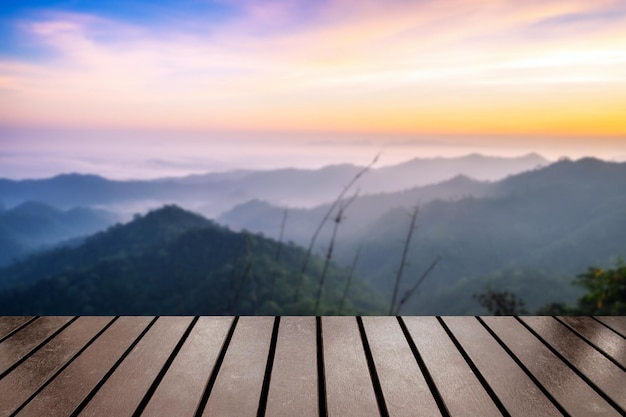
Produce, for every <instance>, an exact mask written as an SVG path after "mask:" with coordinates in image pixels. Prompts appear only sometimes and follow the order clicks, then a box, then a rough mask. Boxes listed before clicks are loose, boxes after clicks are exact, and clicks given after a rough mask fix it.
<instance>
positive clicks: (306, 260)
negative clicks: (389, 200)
mask: <svg viewBox="0 0 626 417" xmlns="http://www.w3.org/2000/svg"><path fill="white" fill-rule="evenodd" d="M379 157H380V153H378V154H376V156H375V157H374V159H373V160H372V162H370V163H369V165H367V166H366V167H364V168H363V169H362V170H361V171H359V172H358V173H357V174H356V175H355V176H354V177H353V178H352V180H350V182H349V183H348V184H347V185H346V186H345V187H343V189H342V190H341V192H340V193H339V195H338V196H337V198H336V199H335V201H334V202H333V204H331V206H330V207H329V208H328V211H327V212H326V214H325V215H324V217H323V218H322V221H321V222H320V224H319V225H318V226H317V229H316V230H315V233H313V236H311V241H310V242H309V247H308V249H307V251H306V255H305V256H304V262H303V263H302V268H301V269H300V273H299V275H298V282H297V284H296V291H295V294H294V297H293V301H294V302H297V301H298V297H299V296H300V288H301V287H302V279H303V278H304V274H305V272H306V268H307V266H308V265H309V260H310V258H311V253H312V251H313V247H314V246H315V242H316V240H317V237H318V236H319V234H320V232H321V230H322V228H323V227H324V224H326V222H327V221H328V218H329V217H330V215H331V214H332V212H333V211H334V210H335V208H336V207H337V205H338V204H339V202H340V201H341V200H342V199H343V197H344V196H345V195H346V193H347V192H348V190H350V188H351V187H352V186H353V185H354V183H355V182H357V181H358V180H359V178H361V177H362V176H363V174H365V173H366V172H367V171H369V170H370V169H372V167H373V166H374V164H375V163H376V162H378V158H379Z"/></svg>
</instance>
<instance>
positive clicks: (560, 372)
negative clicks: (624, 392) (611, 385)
mask: <svg viewBox="0 0 626 417" xmlns="http://www.w3.org/2000/svg"><path fill="white" fill-rule="evenodd" d="M548 318H549V319H550V320H552V319H551V318H550V317H548ZM482 320H483V321H484V322H485V323H486V324H487V325H488V326H489V328H490V329H491V330H492V331H493V332H494V333H495V334H496V335H497V336H498V337H499V338H500V339H501V340H502V341H503V342H504V344H505V345H506V346H507V347H508V348H509V349H510V350H511V351H512V352H513V354H514V355H515V356H516V357H517V358H519V360H520V361H521V362H522V363H523V364H524V366H525V367H526V368H527V369H528V370H529V371H530V372H531V373H532V374H533V375H534V377H535V378H537V380H538V381H539V382H540V383H541V385H542V386H543V387H544V388H545V389H546V390H547V391H548V392H549V393H550V395H552V397H554V398H555V399H556V401H558V402H559V404H560V405H561V406H562V407H563V408H564V409H565V410H566V411H567V412H568V413H569V414H570V415H571V416H573V417H574V416H581V417H584V416H592V415H593V416H618V415H620V414H619V413H618V412H617V411H616V410H615V409H614V408H613V407H611V405H610V404H609V403H607V402H606V401H605V400H604V399H603V398H602V397H600V395H598V393H596V392H595V391H594V390H593V389H592V388H591V387H590V386H589V385H588V384H587V383H586V382H585V381H583V380H582V379H581V378H580V377H579V376H578V375H576V373H574V371H572V369H571V368H569V367H568V366H567V365H566V364H565V363H563V362H562V361H561V360H560V359H559V358H558V357H557V356H555V355H554V354H553V353H552V352H550V350H549V349H548V348H547V347H546V346H544V344H543V343H541V341H539V339H537V338H536V337H535V336H533V335H532V333H530V332H529V331H528V330H527V329H526V328H525V327H524V326H522V324H521V323H519V322H518V321H517V320H515V319H514V318H512V317H483V318H482Z"/></svg>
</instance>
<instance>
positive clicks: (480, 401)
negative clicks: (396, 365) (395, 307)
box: [403, 317, 502, 417]
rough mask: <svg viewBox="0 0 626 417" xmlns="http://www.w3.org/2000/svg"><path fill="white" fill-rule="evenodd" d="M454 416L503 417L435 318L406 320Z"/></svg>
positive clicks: (448, 408)
mask: <svg viewBox="0 0 626 417" xmlns="http://www.w3.org/2000/svg"><path fill="white" fill-rule="evenodd" d="M403 320H404V322H405V324H406V327H407V329H408V330H409V333H410V334H411V338H412V339H413V342H414V343H415V346H416V347H417V350H418V352H419V353H420V355H421V356H422V358H423V359H424V362H425V364H426V367H427V368H428V369H429V372H430V374H431V375H432V378H433V380H434V382H435V385H436V386H437V389H438V390H439V392H440V393H441V396H442V399H443V402H444V403H445V405H446V408H447V410H448V412H449V413H450V415H451V416H453V417H454V416H501V415H502V413H500V411H499V410H498V408H497V406H496V405H495V404H494V402H493V400H492V399H491V397H490V396H489V394H488V393H487V392H486V391H485V388H484V387H483V386H482V385H481V383H480V381H479V380H478V378H477V377H476V375H475V374H474V372H473V371H472V369H471V368H470V367H469V365H468V364H467V362H465V359H463V356H462V355H461V353H460V352H459V351H458V350H457V348H456V346H454V343H453V342H452V340H451V339H450V338H449V337H448V335H447V334H446V332H445V330H444V329H443V327H441V324H439V322H438V321H437V319H436V318H435V317H403Z"/></svg>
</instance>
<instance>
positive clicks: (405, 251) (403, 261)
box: [389, 207, 419, 316]
mask: <svg viewBox="0 0 626 417" xmlns="http://www.w3.org/2000/svg"><path fill="white" fill-rule="evenodd" d="M418 212H419V210H418V208H417V207H415V208H414V209H413V213H412V214H411V225H410V226H409V232H408V233H407V236H406V240H405V241H404V247H403V249H402V258H401V259H400V267H399V268H398V273H397V274H396V282H395V284H394V286H393V295H392V296H391V305H390V306H389V315H390V316H391V315H392V314H393V312H394V310H395V307H396V298H397V297H398V288H399V287H400V280H401V279H402V273H403V272H404V267H405V266H406V264H407V261H406V256H407V254H408V252H409V246H410V245H411V238H412V237H413V231H414V230H415V221H416V220H417V213H418Z"/></svg>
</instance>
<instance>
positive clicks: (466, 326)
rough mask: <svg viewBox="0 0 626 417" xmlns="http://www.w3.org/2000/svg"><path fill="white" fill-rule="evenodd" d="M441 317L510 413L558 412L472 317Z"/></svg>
mask: <svg viewBox="0 0 626 417" xmlns="http://www.w3.org/2000/svg"><path fill="white" fill-rule="evenodd" d="M443 321H444V323H446V325H447V326H448V328H449V329H450V331H451V332H452V333H453V334H454V336H455V337H456V338H457V340H458V341H459V343H460V344H461V346H462V347H463V349H464V350H465V352H466V353H467V355H468V356H469V358H470V359H471V360H472V362H473V363H474V364H475V365H476V367H477V368H478V369H479V370H480V372H481V374H482V375H483V377H484V378H485V379H486V380H487V383H488V384H489V386H490V387H491V389H493V391H494V392H495V393H496V395H497V396H498V398H499V399H500V401H501V402H502V404H503V405H504V407H505V408H506V410H507V411H508V412H509V414H511V416H520V417H525V416H560V415H562V414H561V412H560V411H559V410H558V409H557V408H556V407H555V406H554V404H552V402H551V401H550V400H549V399H548V398H547V397H546V396H545V395H544V394H543V392H542V391H541V390H540V389H539V388H538V387H537V385H535V383H534V382H533V381H532V380H531V379H530V378H529V377H528V375H526V373H524V371H523V370H522V369H521V368H520V367H519V366H518V365H517V364H516V363H515V361H514V360H513V359H512V358H511V357H510V356H509V354H508V353H507V352H506V351H505V350H504V349H503V348H502V346H500V345H499V344H498V342H497V341H496V340H495V339H494V338H493V337H492V336H491V335H490V334H489V333H488V332H487V330H485V328H484V327H483V326H482V325H481V324H480V323H479V322H478V320H476V318H474V317H443Z"/></svg>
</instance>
